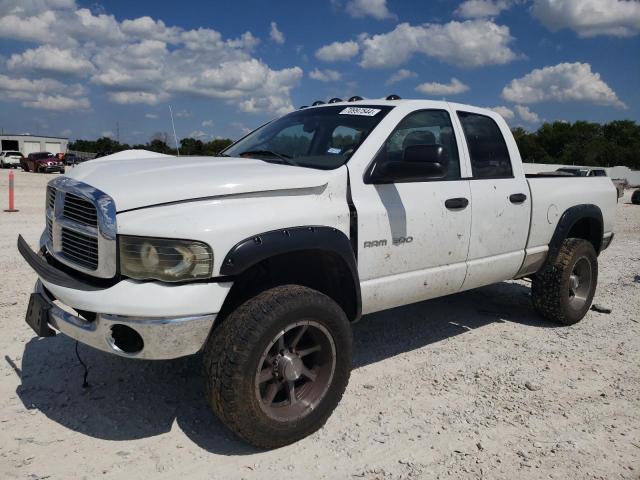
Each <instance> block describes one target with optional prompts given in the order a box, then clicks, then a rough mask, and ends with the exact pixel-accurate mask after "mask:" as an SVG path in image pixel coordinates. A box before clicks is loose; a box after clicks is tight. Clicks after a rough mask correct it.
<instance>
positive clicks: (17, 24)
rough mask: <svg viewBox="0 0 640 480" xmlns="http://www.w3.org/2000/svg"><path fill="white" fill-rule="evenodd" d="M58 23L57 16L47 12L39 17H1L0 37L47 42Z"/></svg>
mask: <svg viewBox="0 0 640 480" xmlns="http://www.w3.org/2000/svg"><path fill="white" fill-rule="evenodd" d="M55 22H56V14H55V13H54V12H52V11H45V12H42V13H40V14H37V15H30V16H25V17H24V18H23V17H21V16H19V15H15V14H10V15H5V16H2V17H0V35H2V36H3V37H5V38H10V39H13V40H25V41H28V42H46V41H47V40H49V39H50V38H51V36H52V35H51V28H52V26H53V24H55Z"/></svg>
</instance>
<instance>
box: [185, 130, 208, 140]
mask: <svg viewBox="0 0 640 480" xmlns="http://www.w3.org/2000/svg"><path fill="white" fill-rule="evenodd" d="M210 136H211V135H209V134H208V133H207V132H203V131H202V130H194V131H193V132H191V133H190V134H189V137H191V138H201V137H210Z"/></svg>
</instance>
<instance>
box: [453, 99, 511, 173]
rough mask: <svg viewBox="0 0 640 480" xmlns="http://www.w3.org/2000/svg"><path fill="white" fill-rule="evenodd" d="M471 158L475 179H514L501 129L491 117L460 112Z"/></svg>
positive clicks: (459, 116)
mask: <svg viewBox="0 0 640 480" xmlns="http://www.w3.org/2000/svg"><path fill="white" fill-rule="evenodd" d="M458 118H459V119H460V123H461V124H462V130H463V131H464V136H465V138H466V140H467V147H468V148H469V155H470V157H471V173H472V175H473V177H474V178H509V177H513V170H512V169H511V158H510V157H509V150H508V149H507V144H506V142H505V141H504V137H503V136H502V132H500V128H499V127H498V125H497V124H496V122H494V121H493V119H492V118H491V117H487V116H486V115H479V114H477V113H469V112H458Z"/></svg>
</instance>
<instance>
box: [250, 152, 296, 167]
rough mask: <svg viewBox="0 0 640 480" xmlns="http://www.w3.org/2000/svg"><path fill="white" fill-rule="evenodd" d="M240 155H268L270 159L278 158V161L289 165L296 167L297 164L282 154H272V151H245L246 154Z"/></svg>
mask: <svg viewBox="0 0 640 480" xmlns="http://www.w3.org/2000/svg"><path fill="white" fill-rule="evenodd" d="M240 155H269V156H272V157H276V158H279V159H280V160H282V161H283V162H285V163H287V164H289V165H293V166H297V164H296V163H295V162H293V161H292V160H291V157H290V156H289V155H286V154H284V153H278V152H274V151H272V150H247V151H246V152H242V153H241V154H240Z"/></svg>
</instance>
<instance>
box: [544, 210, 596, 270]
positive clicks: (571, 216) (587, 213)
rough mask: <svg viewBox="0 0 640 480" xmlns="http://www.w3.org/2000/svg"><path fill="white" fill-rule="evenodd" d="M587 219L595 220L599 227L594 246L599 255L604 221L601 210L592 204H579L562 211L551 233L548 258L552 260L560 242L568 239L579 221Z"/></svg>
mask: <svg viewBox="0 0 640 480" xmlns="http://www.w3.org/2000/svg"><path fill="white" fill-rule="evenodd" d="M585 218H589V219H592V220H595V221H596V223H597V225H598V226H599V233H598V235H597V243H596V245H594V247H595V250H596V253H597V254H598V255H599V254H600V247H601V246H602V235H603V232H604V221H603V217H602V210H600V207H598V206H597V205H593V204H581V205H574V206H573V207H570V208H568V209H566V210H565V211H564V213H563V214H562V216H561V217H560V220H558V224H557V225H556V229H555V231H554V232H553V236H552V237H551V241H550V242H549V256H548V257H549V258H550V259H553V258H555V257H556V255H557V254H558V251H559V250H560V247H561V245H562V242H563V241H564V240H565V239H566V238H567V237H568V235H569V232H570V231H571V228H573V226H574V225H575V224H576V223H577V222H578V221H580V220H583V219H585Z"/></svg>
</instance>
